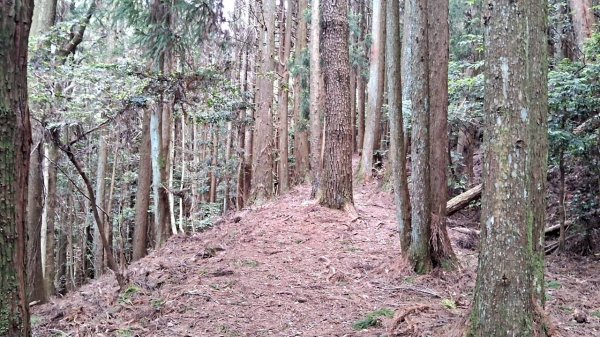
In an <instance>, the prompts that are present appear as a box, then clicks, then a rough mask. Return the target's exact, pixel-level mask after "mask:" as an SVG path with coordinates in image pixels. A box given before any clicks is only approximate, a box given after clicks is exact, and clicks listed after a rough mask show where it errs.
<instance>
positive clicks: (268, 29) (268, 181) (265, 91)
mask: <svg viewBox="0 0 600 337" xmlns="http://www.w3.org/2000/svg"><path fill="white" fill-rule="evenodd" d="M263 15H264V17H265V18H269V19H268V20H265V22H264V27H262V32H261V35H260V39H259V43H260V45H261V46H263V43H264V46H263V48H262V55H261V57H262V64H261V68H260V75H259V76H258V80H257V85H258V96H257V97H258V99H257V103H258V104H257V107H258V111H257V114H256V116H255V121H254V131H255V140H254V144H253V145H254V146H253V152H254V156H253V162H252V163H253V165H252V166H253V167H252V169H253V170H252V191H251V194H252V195H251V197H250V198H251V200H252V202H254V203H256V204H262V203H264V202H266V201H267V200H268V199H270V198H271V196H272V195H273V170H272V167H273V145H274V144H273V120H272V115H273V80H272V79H271V77H270V76H271V75H270V74H271V73H272V72H273V71H275V65H274V62H273V59H272V57H273V54H274V52H275V20H274V18H275V0H264V1H263Z"/></svg>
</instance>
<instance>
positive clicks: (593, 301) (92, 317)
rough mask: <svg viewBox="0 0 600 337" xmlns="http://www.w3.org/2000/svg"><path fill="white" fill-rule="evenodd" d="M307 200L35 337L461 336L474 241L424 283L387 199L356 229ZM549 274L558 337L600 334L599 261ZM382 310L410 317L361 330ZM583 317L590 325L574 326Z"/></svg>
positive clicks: (138, 278)
mask: <svg viewBox="0 0 600 337" xmlns="http://www.w3.org/2000/svg"><path fill="white" fill-rule="evenodd" d="M309 192H310V191H309V188H308V187H305V186H300V187H297V188H295V189H294V190H293V191H292V192H290V193H289V194H286V195H284V196H282V197H280V198H278V199H276V200H275V201H273V202H271V203H268V204H266V205H263V206H262V207H258V208H252V209H248V210H244V211H242V212H240V213H236V214H233V215H231V216H229V217H228V218H226V219H224V222H223V223H221V224H220V225H218V226H216V227H215V228H213V229H210V230H207V231H205V232H203V233H198V234H195V235H190V236H177V237H173V238H172V239H171V240H169V242H168V243H167V245H166V246H165V247H164V248H162V249H160V250H158V251H155V252H152V253H151V254H150V255H149V256H147V257H146V258H144V259H142V260H140V261H138V262H136V263H134V264H132V265H131V266H130V267H129V271H128V274H129V279H130V284H131V286H130V287H129V288H127V289H126V290H125V291H123V292H121V293H118V292H117V291H118V288H117V284H116V282H115V280H114V277H113V276H112V275H106V276H104V277H102V278H101V279H100V280H98V281H95V282H93V283H91V284H88V285H86V286H84V287H82V288H81V289H80V290H78V291H77V292H75V293H72V294H69V295H68V296H66V297H64V298H55V299H53V300H52V302H51V303H49V304H45V305H40V306H36V307H34V309H33V316H34V318H33V321H34V325H35V335H36V336H120V337H124V336H382V335H385V336H388V335H397V336H449V335H450V334H451V333H450V330H452V327H454V326H458V325H460V322H462V320H463V317H464V316H465V314H466V313H467V312H468V305H469V303H470V300H471V291H472V287H473V286H474V282H475V272H474V271H475V269H476V263H477V261H476V259H477V252H476V251H475V250H469V249H463V248H460V247H458V246H457V245H456V243H457V242H459V241H460V242H463V243H464V242H467V243H468V242H469V240H471V242H472V241H473V239H472V238H471V239H469V238H468V237H466V236H465V235H464V234H460V233H457V232H456V231H451V233H450V234H451V238H452V241H453V243H454V244H455V247H454V248H455V250H456V252H457V255H458V257H459V259H460V262H461V265H462V270H460V271H458V272H452V273H447V272H440V271H438V272H436V273H435V274H434V275H427V276H418V275H415V274H413V273H412V272H410V271H407V270H406V269H405V268H403V267H402V264H401V263H400V262H399V258H398V252H399V251H400V247H399V243H398V234H397V232H396V225H395V219H394V212H393V207H394V206H393V199H392V196H391V195H390V194H389V193H386V192H380V191H379V190H378V189H377V188H376V186H375V185H369V186H367V187H363V188H360V189H359V190H358V191H355V203H356V206H357V210H358V212H359V214H360V215H361V218H360V219H358V220H355V221H352V219H350V218H349V217H348V215H347V214H345V213H344V212H341V211H334V210H329V209H326V208H323V207H320V206H319V205H317V204H315V203H314V202H309V201H306V200H308V196H309ZM462 246H465V245H464V244H463V245H462ZM548 265H549V266H548V272H547V284H548V285H549V287H548V288H549V289H548V294H549V295H548V308H549V312H550V315H551V320H552V322H553V323H554V324H556V326H557V328H558V334H557V336H579V337H584V336H590V337H591V336H598V335H600V317H597V316H595V315H594V313H596V315H598V316H600V311H599V310H600V301H599V297H600V295H599V294H600V279H599V278H598V275H597V265H598V261H595V262H594V261H592V260H589V259H575V258H567V257H551V258H549V262H548ZM386 308H387V309H389V311H385V310H384V311H381V309H386ZM375 311H379V312H380V313H387V314H388V315H389V314H391V312H392V311H395V314H396V316H397V317H400V316H402V317H400V319H397V320H396V322H395V323H397V324H394V319H393V318H386V317H383V318H381V319H372V320H371V321H373V322H374V323H375V326H373V327H370V328H369V329H367V330H362V331H361V330H355V328H358V326H356V325H355V324H356V323H357V322H359V321H361V320H364V319H365V318H366V317H367V316H369V314H372V313H373V312H375ZM580 311H581V312H583V313H585V314H586V316H587V317H586V318H587V323H581V324H580V323H577V322H575V320H574V319H573V316H574V313H575V312H580ZM403 314H404V315H403ZM371 316H373V315H371ZM353 326H354V327H353ZM392 330H393V331H392ZM392 333H393V334H392Z"/></svg>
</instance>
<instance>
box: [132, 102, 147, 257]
mask: <svg viewBox="0 0 600 337" xmlns="http://www.w3.org/2000/svg"><path fill="white" fill-rule="evenodd" d="M143 114H144V116H143V118H142V141H141V143H140V146H139V153H140V163H139V171H138V180H137V191H136V194H135V227H134V230H133V257H132V260H133V261H137V260H139V259H141V258H142V257H144V256H146V249H147V247H148V207H150V190H151V185H152V162H151V154H150V113H149V111H148V110H147V109H144V112H143Z"/></svg>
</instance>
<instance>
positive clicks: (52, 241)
mask: <svg viewBox="0 0 600 337" xmlns="http://www.w3.org/2000/svg"><path fill="white" fill-rule="evenodd" d="M47 148H48V193H47V195H46V250H45V253H44V254H45V256H46V258H45V263H44V282H45V284H46V293H47V294H48V296H53V295H55V294H56V288H55V286H54V280H55V278H56V264H55V263H56V259H55V249H56V234H55V230H56V224H57V222H58V216H57V215H58V214H57V209H56V198H57V197H58V195H57V193H56V183H57V173H58V172H57V168H56V165H57V162H58V148H57V147H56V146H55V145H54V144H53V143H49V144H48V145H47Z"/></svg>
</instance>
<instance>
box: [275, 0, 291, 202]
mask: <svg viewBox="0 0 600 337" xmlns="http://www.w3.org/2000/svg"><path fill="white" fill-rule="evenodd" d="M282 7H283V6H282ZM281 10H282V11H283V10H284V9H283V8H282V9H281ZM282 29H283V28H282ZM282 46H283V48H282V49H283V50H282V53H280V55H281V59H280V60H279V62H280V64H281V71H280V73H281V85H280V88H279V165H278V166H277V168H278V174H277V175H278V178H279V193H285V192H287V191H288V189H289V180H290V179H289V169H288V166H289V165H288V157H289V155H288V136H289V135H288V94H289V81H290V72H289V69H288V66H287V64H288V59H289V57H290V49H291V47H292V2H291V1H290V0H288V1H287V13H286V15H285V37H284V41H283V44H282Z"/></svg>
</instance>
